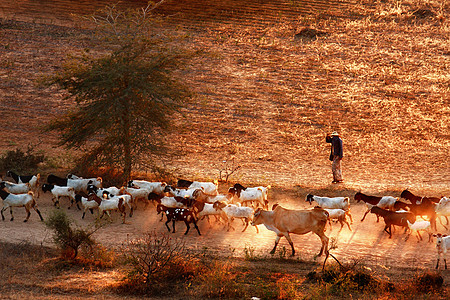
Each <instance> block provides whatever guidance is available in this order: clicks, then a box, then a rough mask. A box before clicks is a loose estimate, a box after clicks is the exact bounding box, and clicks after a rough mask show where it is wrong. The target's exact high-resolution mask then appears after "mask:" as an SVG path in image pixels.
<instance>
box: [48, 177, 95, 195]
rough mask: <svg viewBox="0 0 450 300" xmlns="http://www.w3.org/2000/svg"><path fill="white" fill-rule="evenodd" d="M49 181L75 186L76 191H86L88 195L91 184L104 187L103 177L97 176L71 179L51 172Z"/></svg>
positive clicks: (50, 182)
mask: <svg viewBox="0 0 450 300" xmlns="http://www.w3.org/2000/svg"><path fill="white" fill-rule="evenodd" d="M72 178H73V177H72ZM47 183H49V184H53V185H58V186H68V187H73V188H74V189H75V192H76V193H84V194H85V195H87V194H88V193H89V192H88V190H87V187H88V185H89V184H92V185H94V186H96V187H98V188H101V187H102V178H101V177H97V178H77V179H70V178H62V177H59V176H56V175H53V174H50V175H48V176H47Z"/></svg>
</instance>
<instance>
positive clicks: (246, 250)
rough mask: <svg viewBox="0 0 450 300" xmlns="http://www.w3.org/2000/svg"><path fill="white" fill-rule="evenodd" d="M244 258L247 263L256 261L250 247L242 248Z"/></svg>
mask: <svg viewBox="0 0 450 300" xmlns="http://www.w3.org/2000/svg"><path fill="white" fill-rule="evenodd" d="M244 257H245V259H246V260H249V261H252V260H257V259H258V257H257V255H256V254H255V248H253V247H251V246H245V247H244Z"/></svg>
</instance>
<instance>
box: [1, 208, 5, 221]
mask: <svg viewBox="0 0 450 300" xmlns="http://www.w3.org/2000/svg"><path fill="white" fill-rule="evenodd" d="M5 209H6V208H4V207H3V208H2V210H1V214H2V220H3V221H5V216H4V215H3V211H5Z"/></svg>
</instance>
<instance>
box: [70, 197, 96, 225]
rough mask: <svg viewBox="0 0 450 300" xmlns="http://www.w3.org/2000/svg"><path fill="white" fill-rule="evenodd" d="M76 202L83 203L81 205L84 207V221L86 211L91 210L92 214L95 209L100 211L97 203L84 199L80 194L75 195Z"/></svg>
mask: <svg viewBox="0 0 450 300" xmlns="http://www.w3.org/2000/svg"><path fill="white" fill-rule="evenodd" d="M75 201H76V202H77V203H78V202H81V205H82V206H83V215H82V216H81V218H82V219H84V216H85V215H86V211H87V210H88V209H89V210H91V212H92V211H93V210H94V209H98V203H97V202H96V201H90V200H89V199H88V198H86V197H83V196H81V195H79V194H76V195H75Z"/></svg>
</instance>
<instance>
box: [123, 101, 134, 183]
mask: <svg viewBox="0 0 450 300" xmlns="http://www.w3.org/2000/svg"><path fill="white" fill-rule="evenodd" d="M122 122H123V156H124V157H123V163H124V165H123V177H124V179H125V180H126V181H128V180H130V177H131V164H132V155H131V128H130V112H129V110H128V103H127V101H125V103H123V115H122Z"/></svg>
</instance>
